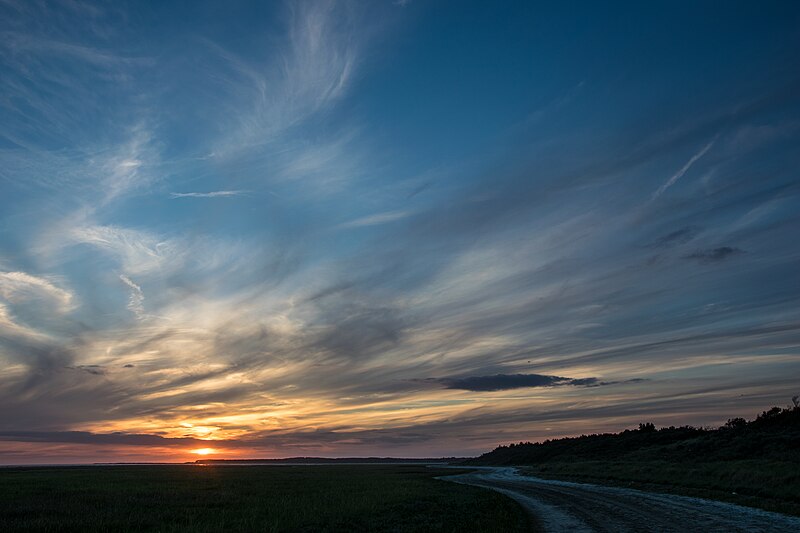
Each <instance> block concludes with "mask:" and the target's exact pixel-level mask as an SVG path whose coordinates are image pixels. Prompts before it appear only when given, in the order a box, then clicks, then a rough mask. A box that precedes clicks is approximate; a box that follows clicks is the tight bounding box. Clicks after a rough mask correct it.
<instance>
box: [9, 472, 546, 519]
mask: <svg viewBox="0 0 800 533" xmlns="http://www.w3.org/2000/svg"><path fill="white" fill-rule="evenodd" d="M453 473H457V472H456V471H453V470H452V469H447V470H445V469H436V468H426V467H424V466H419V465H399V466H395V465H370V466H361V465H330V466H329V465H326V466H305V465H304V466H189V465H175V466H91V467H39V468H30V467H26V468H4V469H0V531H3V532H11V531H59V532H61V531H76V532H77V531H81V532H84V531H114V532H122V531H176V532H177V531H398V532H404V531H453V532H456V531H487V532H491V531H498V532H500V531H508V532H514V531H530V530H531V528H532V524H531V523H530V521H529V518H528V516H527V515H526V514H525V512H524V511H523V509H522V508H521V507H520V506H519V505H518V504H517V503H516V502H514V501H513V500H510V499H508V498H506V497H505V496H502V495H500V494H497V493H495V492H492V491H489V490H485V489H480V488H476V487H470V486H465V485H458V484H455V483H449V482H446V481H441V480H437V479H435V476H439V475H449V474H453Z"/></svg>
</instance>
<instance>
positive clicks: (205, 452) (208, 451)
mask: <svg viewBox="0 0 800 533" xmlns="http://www.w3.org/2000/svg"><path fill="white" fill-rule="evenodd" d="M189 452H190V453H193V454H196V455H210V454H212V453H217V450H215V449H214V448H197V449H196V450H189Z"/></svg>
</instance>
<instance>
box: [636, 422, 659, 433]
mask: <svg viewBox="0 0 800 533" xmlns="http://www.w3.org/2000/svg"><path fill="white" fill-rule="evenodd" d="M655 430H656V425H655V424H653V423H652V422H645V423H644V424H639V431H641V432H642V433H652V432H654V431H655Z"/></svg>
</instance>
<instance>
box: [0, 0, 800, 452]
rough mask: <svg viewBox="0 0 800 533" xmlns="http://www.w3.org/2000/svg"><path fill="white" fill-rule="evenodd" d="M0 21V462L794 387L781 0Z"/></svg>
mask: <svg viewBox="0 0 800 533" xmlns="http://www.w3.org/2000/svg"><path fill="white" fill-rule="evenodd" d="M0 34H1V35H2V38H0V84H1V85H0V87H1V88H0V464H21V463H25V464H29V463H30V464H32V463H73V462H74V463H86V462H106V461H188V460H194V459H196V458H198V457H199V456H200V455H199V454H198V453H197V450H205V451H206V452H209V453H208V456H211V457H219V458H242V457H261V458H263V457H287V456H328V457H347V456H376V455H377V456H402V457H437V456H463V455H475V454H479V453H482V452H485V451H488V450H491V449H492V448H493V447H495V446H496V445H498V444H503V443H508V442H516V441H539V440H544V439H548V438H555V437H560V436H569V435H580V434H584V433H593V432H605V431H619V430H622V429H625V428H630V427H636V426H637V424H638V423H640V422H645V421H649V422H654V423H655V424H656V425H659V426H661V425H673V424H675V425H682V424H692V425H697V426H716V425H719V424H721V423H723V422H725V420H727V419H728V418H732V417H736V416H744V417H747V418H752V417H753V416H754V415H756V414H757V413H758V412H760V411H762V410H764V409H767V408H769V407H771V406H772V405H786V404H788V403H789V402H790V398H791V397H792V396H793V395H795V394H800V385H798V380H797V378H798V376H800V274H799V273H800V239H798V236H799V235H800V179H798V178H799V176H798V169H800V71H799V70H798V68H797V65H799V64H800V3H797V2H777V1H768V2H706V1H699V2H615V3H612V4H610V5H607V4H601V3H596V2H566V3H563V2H553V3H541V2H530V1H525V2H503V3H499V4H498V3H491V2H488V3H487V2H470V1H435V0H426V1H424V0H411V1H399V2H392V1H384V2H378V1H375V2H333V1H330V2H327V1H320V2H306V1H291V2H285V3H284V2H260V1H254V2H239V1H226V2H211V1H209V2H203V1H192V2H127V3H126V2H113V3H109V2H102V3H91V2H84V1H82V0H61V1H44V0H40V1H35V0H0Z"/></svg>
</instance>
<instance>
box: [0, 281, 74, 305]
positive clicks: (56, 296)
mask: <svg viewBox="0 0 800 533" xmlns="http://www.w3.org/2000/svg"><path fill="white" fill-rule="evenodd" d="M37 297H38V298H42V297H43V298H45V299H47V300H49V301H50V302H53V303H55V304H56V306H57V308H59V309H61V310H69V309H71V308H72V306H73V295H72V293H71V292H70V291H68V290H65V289H63V288H61V287H58V286H56V285H55V284H54V283H53V282H52V281H50V280H48V279H45V278H41V277H37V276H32V275H30V274H26V273H25V272H0V298H4V299H5V300H7V301H8V302H11V303H16V302H20V301H25V300H28V299H30V298H37Z"/></svg>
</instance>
